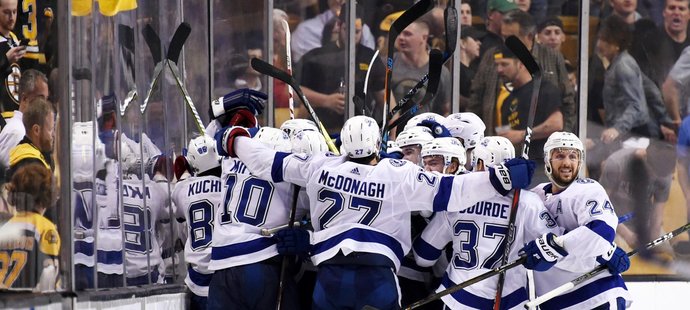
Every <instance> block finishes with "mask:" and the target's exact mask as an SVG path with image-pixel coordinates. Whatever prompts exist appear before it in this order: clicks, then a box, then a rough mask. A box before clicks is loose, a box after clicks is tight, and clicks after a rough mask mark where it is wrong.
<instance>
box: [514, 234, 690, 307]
mask: <svg viewBox="0 0 690 310" xmlns="http://www.w3.org/2000/svg"><path fill="white" fill-rule="evenodd" d="M687 230H690V223H687V224H685V225H683V226H681V227H678V228H676V229H675V230H673V231H672V232H670V233H667V234H665V235H663V236H661V237H659V238H657V239H654V240H652V241H651V242H649V243H647V244H645V245H644V246H643V247H641V248H637V249H634V250H632V251H630V252H628V257H632V256H635V254H637V253H639V252H640V251H643V250H649V249H651V248H654V247H656V246H658V245H659V244H661V243H663V242H665V241H667V240H671V239H673V238H674V237H676V236H678V235H680V234H682V233H684V232H686V231H687ZM605 270H606V266H605V265H599V267H597V268H594V269H593V270H592V271H590V272H588V273H585V274H583V275H581V276H579V277H577V278H575V279H574V280H572V281H570V282H568V283H565V284H563V285H561V286H559V287H557V288H555V289H553V290H551V291H549V292H547V293H544V295H541V296H539V297H537V299H535V300H532V301H530V302H528V303H526V304H525V308H529V307H536V306H538V305H541V304H543V303H544V302H546V301H548V300H551V299H552V298H554V297H556V296H559V295H561V294H563V293H565V292H567V291H569V290H570V289H572V288H574V287H576V286H578V285H580V284H582V283H583V282H585V281H587V280H589V279H591V278H593V277H594V276H596V275H598V274H600V273H601V272H603V271H605Z"/></svg>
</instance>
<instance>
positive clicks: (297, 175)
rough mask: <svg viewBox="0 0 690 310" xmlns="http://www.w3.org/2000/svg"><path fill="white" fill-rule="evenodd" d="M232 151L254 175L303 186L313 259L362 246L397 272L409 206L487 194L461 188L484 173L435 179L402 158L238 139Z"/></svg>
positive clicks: (406, 239)
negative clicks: (295, 150) (368, 159)
mask: <svg viewBox="0 0 690 310" xmlns="http://www.w3.org/2000/svg"><path fill="white" fill-rule="evenodd" d="M234 149H235V151H236V152H237V154H238V156H239V158H240V159H242V160H243V162H244V163H245V164H246V165H247V166H248V167H249V169H250V170H251V171H252V173H254V174H255V175H257V176H260V177H263V178H266V179H271V180H273V181H274V182H282V181H286V182H290V183H293V184H297V185H299V186H302V187H306V188H307V194H308V195H309V201H310V214H311V219H312V225H313V226H314V233H313V235H312V240H311V243H312V245H313V247H312V255H313V256H312V261H313V262H314V264H315V265H318V264H320V263H322V262H324V261H326V260H328V259H330V258H332V257H334V256H335V255H337V254H338V252H342V253H343V254H345V255H348V254H350V253H352V252H366V253H375V254H380V255H384V256H386V257H388V258H389V259H390V260H391V261H392V262H393V264H394V265H395V270H396V272H397V270H398V269H399V268H400V261H401V259H402V258H403V256H405V254H406V253H407V252H409V251H410V248H411V240H410V212H411V211H416V210H429V211H442V210H446V209H447V208H451V209H453V210H457V211H459V210H460V204H456V203H452V204H449V203H448V202H449V201H453V202H458V201H461V199H462V200H466V201H468V202H469V201H475V202H477V201H481V200H484V199H487V198H489V195H487V193H486V192H487V191H473V192H471V191H466V188H467V186H468V185H467V184H470V183H472V182H475V181H477V180H482V179H488V173H476V174H470V175H465V176H448V177H441V176H439V175H436V174H432V173H427V172H424V171H423V170H422V169H421V168H420V167H419V166H416V165H414V164H411V163H409V162H407V161H402V160H391V159H384V160H382V161H381V162H379V163H378V164H377V165H376V166H371V165H362V164H357V163H354V162H351V161H346V157H345V156H333V155H328V154H327V155H321V154H319V155H315V156H313V157H310V156H306V155H304V154H289V153H281V152H275V151H273V150H271V149H268V148H266V147H264V146H263V145H259V144H258V143H255V142H253V141H251V140H249V139H248V138H244V137H239V138H237V139H236V140H235V145H234ZM461 193H462V195H461Z"/></svg>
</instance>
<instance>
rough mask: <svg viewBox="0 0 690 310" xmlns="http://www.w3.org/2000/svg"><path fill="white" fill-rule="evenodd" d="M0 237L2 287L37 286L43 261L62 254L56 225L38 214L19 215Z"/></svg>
mask: <svg viewBox="0 0 690 310" xmlns="http://www.w3.org/2000/svg"><path fill="white" fill-rule="evenodd" d="M0 235H2V236H3V237H2V238H0V288H33V287H36V284H38V280H39V279H40V276H41V272H42V271H43V266H44V261H45V260H47V259H57V256H58V254H59V252H60V236H59V235H58V232H57V227H56V226H55V224H53V223H52V222H51V221H49V220H48V219H46V218H45V217H43V216H42V215H40V214H38V213H35V212H19V213H17V214H16V215H15V216H13V217H12V218H11V219H10V220H9V222H7V224H5V225H4V226H3V227H2V228H0Z"/></svg>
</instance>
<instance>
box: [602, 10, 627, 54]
mask: <svg viewBox="0 0 690 310" xmlns="http://www.w3.org/2000/svg"><path fill="white" fill-rule="evenodd" d="M599 39H601V40H602V41H604V42H607V43H610V44H615V45H617V46H618V47H619V48H620V50H621V51H624V50H626V49H628V48H629V47H630V43H631V42H632V32H631V30H630V25H628V24H627V23H626V22H625V21H624V20H623V18H622V17H620V16H618V15H611V16H609V17H607V18H606V19H605V20H604V22H603V23H602V26H601V29H599Z"/></svg>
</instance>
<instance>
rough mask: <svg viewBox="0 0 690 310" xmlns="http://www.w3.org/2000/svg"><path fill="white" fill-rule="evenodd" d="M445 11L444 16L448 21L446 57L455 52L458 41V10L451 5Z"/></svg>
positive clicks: (446, 25) (446, 24) (446, 23)
mask: <svg viewBox="0 0 690 310" xmlns="http://www.w3.org/2000/svg"><path fill="white" fill-rule="evenodd" d="M450 3H452V1H451V2H449V4H448V7H447V8H446V9H445V10H444V11H443V18H444V20H445V21H446V22H445V27H446V55H445V56H446V58H448V57H450V55H452V54H453V53H454V52H455V48H456V46H457V43H458V10H456V9H455V7H453V6H451V5H450Z"/></svg>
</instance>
